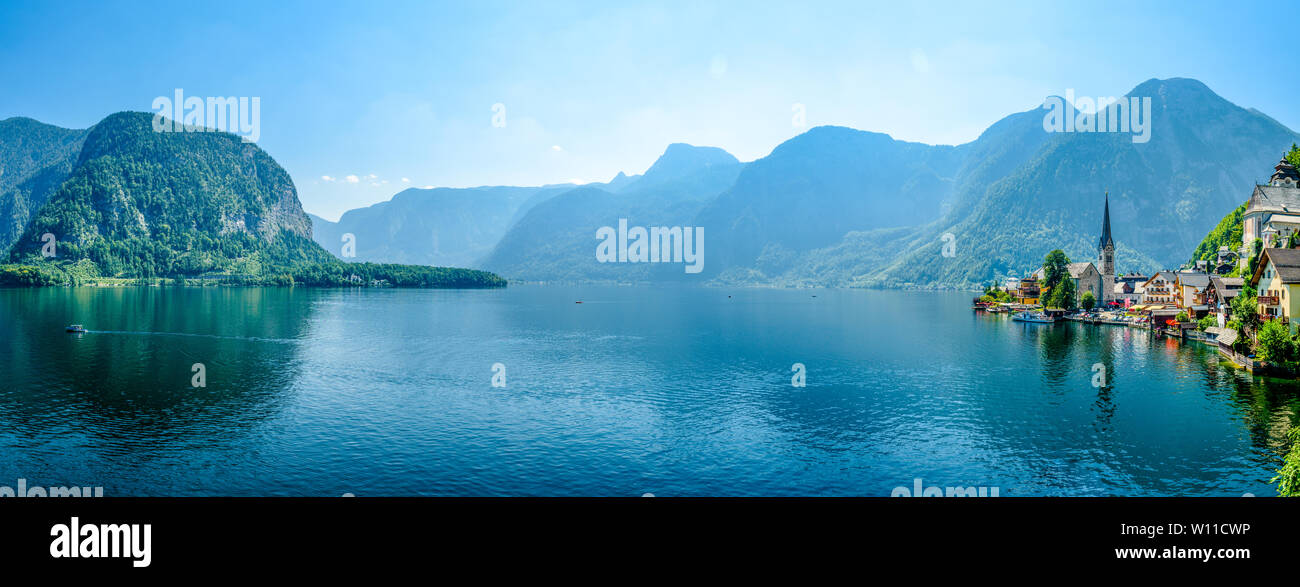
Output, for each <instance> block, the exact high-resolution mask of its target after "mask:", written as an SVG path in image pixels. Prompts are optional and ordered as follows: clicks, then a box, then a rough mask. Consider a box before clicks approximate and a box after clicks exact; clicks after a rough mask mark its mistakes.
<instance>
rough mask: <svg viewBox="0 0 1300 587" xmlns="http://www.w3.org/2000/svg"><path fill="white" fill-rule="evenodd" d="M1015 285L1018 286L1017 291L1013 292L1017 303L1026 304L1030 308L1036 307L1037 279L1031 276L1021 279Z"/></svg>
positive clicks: (1037, 294)
mask: <svg viewBox="0 0 1300 587" xmlns="http://www.w3.org/2000/svg"><path fill="white" fill-rule="evenodd" d="M1017 285H1018V286H1019V289H1017V290H1016V291H1015V296H1016V302H1017V303H1021V304H1028V305H1030V306H1036V305H1038V296H1039V293H1040V292H1039V289H1038V280H1037V279H1035V278H1034V277H1033V276H1032V275H1031V276H1029V277H1025V278H1022V279H1021V280H1020V281H1019V282H1018V283H1017Z"/></svg>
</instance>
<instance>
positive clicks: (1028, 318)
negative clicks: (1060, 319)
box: [1011, 312, 1056, 324]
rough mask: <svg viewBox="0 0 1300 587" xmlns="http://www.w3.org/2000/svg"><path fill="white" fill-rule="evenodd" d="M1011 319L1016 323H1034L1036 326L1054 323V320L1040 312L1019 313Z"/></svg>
mask: <svg viewBox="0 0 1300 587" xmlns="http://www.w3.org/2000/svg"><path fill="white" fill-rule="evenodd" d="M1011 319H1012V320H1015V321H1017V322H1034V323H1038V324H1052V323H1054V322H1056V318H1054V317H1052V316H1048V315H1047V314H1044V313H1042V312H1021V313H1019V314H1016V315H1014V316H1012V317H1011Z"/></svg>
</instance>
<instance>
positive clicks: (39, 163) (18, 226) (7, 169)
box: [0, 118, 90, 251]
mask: <svg viewBox="0 0 1300 587" xmlns="http://www.w3.org/2000/svg"><path fill="white" fill-rule="evenodd" d="M89 132H90V131H89V130H88V129H82V130H76V129H68V128H60V127H57V126H54V125H50V124H45V123H43V122H38V121H36V120H32V119H30V118H8V119H5V120H0V251H6V250H8V249H9V247H10V246H11V245H13V243H14V241H15V240H17V239H18V236H19V235H21V234H22V232H23V229H25V228H26V227H27V224H28V223H29V222H31V219H32V216H33V215H34V214H35V213H36V212H37V211H38V210H40V209H41V207H42V206H44V205H45V202H46V201H48V200H49V197H50V194H51V193H52V192H54V190H55V189H57V188H58V187H59V185H61V184H62V183H63V180H65V179H67V177H68V174H69V173H70V172H71V171H72V166H73V165H74V164H76V162H77V158H78V156H79V155H80V153H81V145H82V143H83V142H84V141H85V140H86V135H87V134H88V133H89Z"/></svg>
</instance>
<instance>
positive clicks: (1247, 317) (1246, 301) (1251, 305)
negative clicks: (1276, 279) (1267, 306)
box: [1229, 285, 1259, 329]
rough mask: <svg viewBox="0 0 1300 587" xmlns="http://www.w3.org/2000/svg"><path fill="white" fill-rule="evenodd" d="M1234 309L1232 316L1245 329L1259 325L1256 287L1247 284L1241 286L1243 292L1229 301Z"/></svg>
mask: <svg viewBox="0 0 1300 587" xmlns="http://www.w3.org/2000/svg"><path fill="white" fill-rule="evenodd" d="M1229 307H1230V308H1231V309H1232V317H1233V319H1234V320H1236V321H1237V322H1238V323H1239V324H1241V326H1242V328H1243V329H1254V328H1255V327H1257V326H1259V306H1258V304H1256V302H1255V288H1254V287H1253V286H1250V285H1247V286H1245V287H1242V288H1241V293H1240V294H1239V295H1238V296H1237V297H1235V298H1232V302H1230V303H1229Z"/></svg>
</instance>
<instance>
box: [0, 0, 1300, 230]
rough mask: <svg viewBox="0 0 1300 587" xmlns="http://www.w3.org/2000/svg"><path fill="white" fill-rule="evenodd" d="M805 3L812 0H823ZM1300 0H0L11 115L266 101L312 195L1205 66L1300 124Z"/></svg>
mask: <svg viewBox="0 0 1300 587" xmlns="http://www.w3.org/2000/svg"><path fill="white" fill-rule="evenodd" d="M804 4H806V5H804ZM1297 11H1300V7H1285V6H1283V5H1282V4H1281V3H1276V2H1273V3H1255V2H1236V3H1232V4H1223V3H1213V2H1177V3H1168V4H1164V3H1156V2H1131V1H1129V2H1095V3H1088V4H1083V3H1077V2H1074V3H1064V2H1061V3H1058V2H1049V1H1043V0H1040V1H1037V2H1024V3H1019V2H1008V1H1003V0H999V1H998V2H981V3H972V2H964V3H929V2H912V1H907V2H898V1H894V2H862V1H858V2H808V3H789V2H770V3H764V2H707V1H699V0H695V1H690V2H636V1H633V0H629V1H619V2H608V1H604V2H553V1H547V2H523V1H518V2H500V3H497V2H428V1H423V2H383V1H370V2H344V1H341V0H323V1H318V2H289V1H276V2H241V1H228V2H227V1H223V2H221V3H206V2H203V3H176V2H166V3H163V2H158V3H135V2H112V3H102V5H101V3H92V2H84V3H83V2H74V3H63V2H56V1H43V2H15V1H10V0H0V23H3V24H2V25H0V80H4V82H3V88H0V119H3V118H8V117H10V116H26V117H31V118H35V119H37V120H40V121H43V122H47V123H50V124H55V125H59V126H64V127H71V128H85V127H88V126H90V125H93V124H94V123H95V122H97V121H98V120H100V119H102V118H103V117H104V116H106V115H108V114H111V113H113V112H116V111H120V110H137V111H146V112H147V111H151V110H153V104H154V100H155V98H157V97H159V96H167V97H170V96H173V95H174V92H175V91H176V90H177V89H180V90H182V91H183V92H184V94H185V95H186V96H198V97H214V96H215V97H228V96H234V97H248V98H252V97H256V98H258V99H259V104H260V112H259V118H258V127H259V128H258V131H259V138H258V145H259V146H261V147H262V148H263V149H265V150H266V151H267V152H269V153H270V154H271V156H273V157H274V158H275V159H276V160H277V161H278V162H279V163H280V164H281V165H282V166H284V168H285V169H286V170H288V171H289V173H290V175H291V176H292V177H293V179H294V182H295V184H296V185H297V187H298V191H299V197H300V199H301V200H302V202H303V206H304V208H305V209H306V210H307V211H308V212H312V213H315V214H318V215H320V216H322V217H325V218H328V219H331V220H333V219H337V218H338V216H339V215H340V214H341V213H343V212H344V211H346V210H349V209H352V208H358V207H363V206H367V205H370V204H373V203H376V202H380V201H384V200H387V199H389V198H391V197H392V196H393V194H395V193H397V192H399V191H401V190H402V189H405V188H407V187H424V186H451V187H466V186H476V185H542V184H549V183H564V182H575V183H580V182H592V181H607V180H609V179H610V178H612V177H613V176H614V175H616V174H617V173H619V172H620V171H621V172H626V173H628V174H635V173H642V172H644V171H645V170H646V169H647V168H648V167H649V166H650V165H651V164H652V163H653V162H654V160H655V159H656V158H657V157H658V156H659V155H660V154H661V153H662V152H663V150H664V149H665V148H666V147H667V145H668V144H670V143H674V142H685V143H690V144H695V145H708V146H715V147H721V148H723V149H726V150H727V151H729V152H731V153H732V154H733V155H735V156H737V157H738V158H740V159H741V160H742V161H750V160H753V159H757V158H761V157H763V156H765V155H767V154H768V153H770V152H771V151H772V149H773V148H775V147H776V146H777V145H779V144H780V143H781V142H783V141H785V140H788V139H790V138H791V137H793V136H796V135H797V134H799V133H801V132H804V131H805V130H807V129H808V128H811V127H813V126H819V125H840V126H848V127H852V128H857V129H863V130H870V131H876V132H884V133H888V134H890V135H891V136H893V137H894V138H896V139H900V140H907V141H919V142H925V143H931V144H960V143H964V142H968V141H971V140H974V139H975V138H976V137H978V136H979V134H980V133H981V132H982V131H983V130H984V129H985V128H987V127H988V126H989V125H991V124H992V123H994V122H996V121H997V120H999V119H1000V118H1002V117H1004V116H1006V115H1008V114H1012V113H1014V112H1020V111H1024V110H1029V109H1031V108H1035V107H1038V106H1039V105H1041V104H1042V101H1043V99H1044V97H1046V96H1049V95H1064V94H1065V93H1066V91H1067V90H1073V91H1074V93H1075V95H1078V96H1120V95H1123V94H1125V93H1127V92H1128V91H1129V90H1131V89H1132V88H1133V87H1134V86H1136V85H1138V84H1139V83H1141V82H1143V81H1145V80H1147V79H1150V78H1169V77H1191V78H1196V79H1199V80H1201V81H1202V82H1205V83H1206V84H1207V85H1208V86H1209V87H1210V88H1211V89H1213V90H1214V91H1216V92H1217V93H1219V94H1220V95H1222V96H1223V97H1225V98H1227V99H1228V100H1230V101H1232V102H1235V103H1237V104H1238V105H1241V106H1244V107H1253V108H1257V109H1259V110H1261V111H1263V112H1264V113H1266V114H1268V115H1270V116H1272V117H1273V118H1275V119H1277V120H1278V121H1280V122H1282V123H1283V124H1285V125H1287V126H1288V127H1290V128H1292V129H1300V111H1297V108H1296V105H1297V104H1300V100H1297V99H1296V98H1297V95H1300V92H1297V90H1300V78H1298V77H1297V76H1295V75H1294V72H1292V68H1291V67H1290V63H1289V61H1290V59H1291V58H1292V56H1293V55H1294V54H1295V51H1294V41H1292V40H1291V39H1293V38H1294V29H1295V25H1294V22H1295V18H1294V16H1292V17H1290V18H1287V17H1286V14H1287V13H1295V12H1297Z"/></svg>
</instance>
